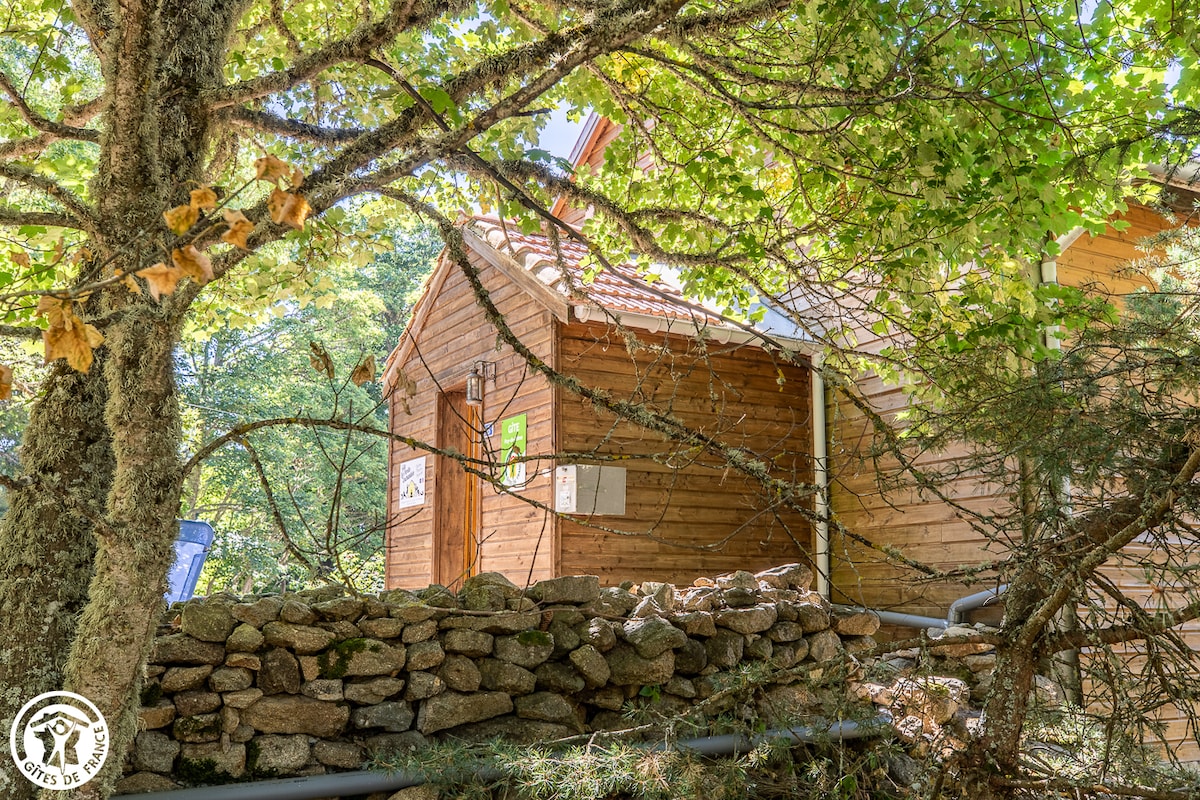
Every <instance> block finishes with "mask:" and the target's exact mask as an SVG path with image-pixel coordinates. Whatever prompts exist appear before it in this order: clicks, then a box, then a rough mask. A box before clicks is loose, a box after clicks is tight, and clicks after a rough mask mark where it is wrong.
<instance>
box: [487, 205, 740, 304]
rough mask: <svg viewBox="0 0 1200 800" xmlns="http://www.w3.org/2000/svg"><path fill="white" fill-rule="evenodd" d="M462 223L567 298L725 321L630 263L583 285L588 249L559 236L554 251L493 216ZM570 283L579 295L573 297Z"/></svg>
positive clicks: (549, 244) (542, 238) (542, 239)
mask: <svg viewBox="0 0 1200 800" xmlns="http://www.w3.org/2000/svg"><path fill="white" fill-rule="evenodd" d="M467 224H468V225H470V227H471V229H472V230H473V231H474V232H475V233H476V234H478V235H479V236H480V237H481V238H482V239H483V240H484V241H486V242H487V243H488V244H489V245H491V246H492V247H493V248H494V249H495V250H496V251H498V252H500V253H503V254H505V255H507V256H509V257H510V258H512V259H513V261H515V262H516V263H517V265H518V266H520V267H522V268H524V269H525V270H527V271H528V272H529V273H530V274H531V275H534V276H536V277H537V278H538V279H539V280H540V281H542V282H543V283H545V284H546V285H547V286H549V287H550V288H552V289H554V290H555V291H557V292H558V293H560V294H561V295H563V297H565V298H566V299H567V300H568V301H569V302H573V303H580V304H583V303H587V302H588V301H589V300H590V301H592V302H594V303H595V304H597V305H599V306H601V307H602V308H605V309H607V310H609V311H612V312H614V313H617V314H621V313H626V314H644V315H646V316H650V317H660V318H665V319H686V320H689V321H693V322H695V323H697V324H700V325H709V326H720V327H725V326H727V325H728V323H726V322H724V321H723V320H722V319H721V318H720V317H718V316H716V315H714V314H711V313H709V312H706V311H705V310H704V309H703V308H701V307H700V306H699V305H697V304H695V303H690V302H688V300H687V299H686V298H685V297H684V296H683V295H682V294H681V293H680V292H679V290H678V288H676V287H674V286H672V285H671V284H669V283H667V282H666V281H662V280H658V281H654V282H653V283H650V282H648V281H646V280H645V279H644V278H643V277H641V276H640V275H639V274H638V273H637V271H636V269H635V268H634V267H632V266H631V265H629V264H619V265H614V266H613V267H612V268H611V269H604V270H601V271H600V272H598V273H597V274H596V275H595V277H594V278H593V280H592V281H591V282H590V283H584V280H583V277H584V269H583V262H584V260H585V258H586V257H587V253H588V250H587V248H586V247H585V246H584V245H582V244H580V243H579V242H576V241H574V240H570V239H560V240H559V245H558V249H557V251H556V249H555V246H554V244H553V243H552V242H551V240H550V238H549V237H548V236H546V235H545V234H541V233H536V234H528V233H521V231H520V230H519V229H518V228H517V227H516V226H514V225H502V224H501V223H500V221H499V220H496V219H490V218H478V217H477V218H474V219H472V220H470V221H469V222H468V223H467ZM560 254H561V256H560ZM572 284H574V287H575V290H576V292H579V293H582V295H583V297H579V296H578V295H575V296H572V294H571V285H572Z"/></svg>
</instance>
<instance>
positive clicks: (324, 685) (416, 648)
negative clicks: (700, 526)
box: [118, 564, 879, 793]
mask: <svg viewBox="0 0 1200 800" xmlns="http://www.w3.org/2000/svg"><path fill="white" fill-rule="evenodd" d="M811 582H812V572H811V571H810V570H809V568H808V567H806V566H803V565H799V564H792V565H787V566H782V567H777V568H774V569H770V570H766V571H764V572H760V573H758V574H751V573H748V572H737V573H733V574H730V575H725V576H722V577H719V578H716V579H712V580H709V579H700V580H698V581H696V585H694V586H691V587H686V588H679V589H677V588H676V587H674V586H671V585H669V584H660V583H643V584H642V585H641V586H639V587H636V589H633V590H631V589H626V588H601V587H600V585H599V580H598V579H597V578H596V577H595V576H577V577H565V578H556V579H553V580H546V581H541V582H539V583H537V584H535V585H533V586H532V587H530V588H528V589H525V590H523V589H522V588H520V587H518V586H516V585H514V584H513V583H512V582H510V581H509V580H508V579H506V578H505V577H503V576H502V575H499V574H494V573H489V574H483V575H478V576H475V577H473V578H471V579H469V580H468V581H466V584H465V586H464V587H463V589H462V590H461V591H460V592H458V593H452V592H450V591H448V590H447V589H445V588H444V587H441V586H432V587H429V588H428V589H426V590H421V591H416V592H410V591H391V592H385V593H383V594H381V595H380V596H378V597H364V598H360V597H351V596H344V595H341V594H340V593H339V591H338V590H336V589H330V590H316V591H310V592H302V593H299V594H294V595H284V596H266V597H252V598H234V597H227V596H215V597H210V598H207V599H201V600H193V601H190V602H188V603H187V604H184V605H183V606H181V607H180V606H178V605H177V606H176V607H174V608H173V609H171V611H170V612H169V613H168V619H169V622H167V623H165V624H164V626H163V628H162V629H161V631H160V635H159V637H158V640H157V643H156V646H155V648H154V651H153V655H152V657H151V659H150V664H149V666H148V668H147V674H146V681H145V688H144V691H143V697H142V699H143V706H144V707H143V708H142V710H141V728H142V730H141V731H140V733H139V734H138V736H137V739H136V741H135V744H134V746H133V749H132V751H131V752H130V754H129V756H128V759H127V763H126V775H125V777H124V778H123V780H122V781H121V783H120V784H119V785H118V791H119V792H121V793H135V792H138V791H150V790H162V789H169V788H172V787H175V786H179V785H187V784H204V783H216V782H221V781H229V780H239V781H243V780H253V779H256V778H266V777H282V776H292V775H309V774H319V773H323V772H328V771H337V770H349V769H359V768H362V766H363V764H364V761H365V760H366V759H368V758H369V757H370V755H371V754H372V753H373V752H375V751H378V750H381V749H384V750H395V749H403V748H413V747H419V746H421V745H422V744H423V743H425V742H426V741H427V740H428V738H429V737H435V738H440V737H445V736H459V737H466V738H488V737H494V736H505V737H508V738H511V739H515V740H518V741H525V742H530V741H548V740H555V739H560V738H563V737H568V736H571V735H575V734H583V733H588V732H592V731H602V730H609V729H618V728H625V727H628V725H629V721H628V719H627V718H626V716H624V715H623V713H622V712H623V710H624V709H626V708H627V707H628V705H629V704H630V703H633V704H637V703H646V704H651V703H652V704H654V705H655V707H656V708H658V709H660V710H662V711H665V712H686V711H688V710H689V709H693V708H696V707H697V706H699V707H702V708H704V709H705V710H706V711H728V710H729V708H730V707H731V703H732V702H733V700H732V699H730V700H729V701H728V702H725V698H724V695H725V694H728V692H727V691H726V690H727V689H728V687H729V686H731V685H732V684H731V681H735V680H736V679H737V677H736V676H737V675H738V674H739V673H742V674H744V672H745V668H746V666H747V665H749V664H755V663H759V664H766V663H769V664H771V665H772V666H773V667H774V668H776V669H777V670H782V672H781V673H779V677H777V678H774V679H773V681H774V682H773V683H772V684H771V685H769V686H767V687H764V688H762V690H761V691H758V692H757V693H756V694H755V697H756V701H755V702H757V704H758V705H757V706H756V707H755V708H753V709H750V711H752V712H753V713H754V714H756V715H758V716H759V718H761V719H764V720H766V721H768V722H772V721H788V720H789V719H790V718H794V717H795V716H796V715H803V714H804V713H806V712H813V711H815V710H818V709H817V708H816V707H817V706H819V705H820V704H821V702H822V698H821V697H819V696H817V695H816V694H814V693H813V692H812V691H810V688H809V687H810V684H806V683H803V682H802V681H799V680H798V679H797V677H796V673H797V672H798V671H797V670H795V669H792V668H794V667H797V666H804V665H810V666H811V668H812V669H810V670H808V671H807V672H808V673H812V672H814V671H815V672H816V673H818V674H819V673H821V672H824V671H826V670H832V669H833V668H835V667H836V668H837V669H844V670H845V672H844V673H842V674H844V675H846V676H847V677H853V674H854V671H855V670H856V669H857V668H858V665H857V662H856V661H855V658H854V656H855V654H859V653H863V652H866V651H868V650H871V649H872V648H874V647H875V644H876V643H875V640H874V639H873V638H872V634H874V633H875V632H876V630H877V629H878V627H879V622H878V620H877V619H876V617H875V616H874V615H873V614H870V613H866V612H849V611H839V610H837V609H833V608H832V607H831V606H830V605H829V603H828V602H827V601H825V600H824V599H823V598H821V597H820V596H819V595H817V594H816V593H814V592H812V591H810V585H811ZM830 674H833V673H832V672H831V673H830ZM845 689H846V687H845V684H842V685H841V686H840V691H839V692H837V694H838V695H839V696H840V697H842V698H845V697H846V696H848V695H850V694H851V693H850V692H847V691H845Z"/></svg>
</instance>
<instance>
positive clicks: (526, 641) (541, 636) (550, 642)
mask: <svg viewBox="0 0 1200 800" xmlns="http://www.w3.org/2000/svg"><path fill="white" fill-rule="evenodd" d="M517 642H518V643H519V644H521V645H523V646H525V647H553V646H554V637H553V636H551V635H550V634H548V633H546V632H545V631H521V632H520V633H518V634H517Z"/></svg>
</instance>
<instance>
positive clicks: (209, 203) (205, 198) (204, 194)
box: [190, 186, 217, 211]
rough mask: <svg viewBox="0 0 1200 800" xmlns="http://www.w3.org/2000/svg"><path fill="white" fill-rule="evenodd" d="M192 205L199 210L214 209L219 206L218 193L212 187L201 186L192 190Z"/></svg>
mask: <svg viewBox="0 0 1200 800" xmlns="http://www.w3.org/2000/svg"><path fill="white" fill-rule="evenodd" d="M191 198H192V201H191V204H190V205H191V207H192V208H194V209H196V210H197V211H200V210H203V211H212V210H213V209H214V208H216V207H217V193H216V192H214V191H213V190H212V188H211V187H208V186H201V187H200V188H199V189H192V191H191Z"/></svg>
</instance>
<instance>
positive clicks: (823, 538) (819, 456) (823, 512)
mask: <svg viewBox="0 0 1200 800" xmlns="http://www.w3.org/2000/svg"><path fill="white" fill-rule="evenodd" d="M822 363H823V358H822V354H821V353H819V352H818V353H813V356H812V371H811V374H812V390H811V394H812V427H813V483H814V484H815V485H816V487H817V493H816V496H815V497H814V501H813V511H814V512H815V514H816V517H817V526H816V539H817V542H816V544H817V592H818V593H819V594H820V595H821V596H822V597H825V598H828V597H829V588H830V587H829V579H830V577H831V575H830V573H829V568H830V566H829V562H830V558H829V550H830V548H829V432H828V431H827V430H826V428H825V425H826V419H825V378H823V377H822V376H821V366H822Z"/></svg>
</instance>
